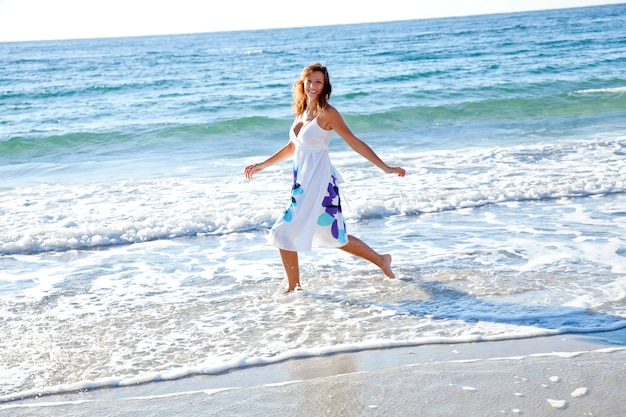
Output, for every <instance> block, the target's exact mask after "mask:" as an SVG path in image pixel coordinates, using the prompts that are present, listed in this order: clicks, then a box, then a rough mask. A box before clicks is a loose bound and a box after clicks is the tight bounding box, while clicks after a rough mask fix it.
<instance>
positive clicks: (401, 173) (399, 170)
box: [386, 167, 406, 177]
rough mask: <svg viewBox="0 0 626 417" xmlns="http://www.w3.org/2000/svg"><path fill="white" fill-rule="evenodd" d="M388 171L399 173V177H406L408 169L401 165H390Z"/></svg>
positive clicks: (389, 172) (388, 172)
mask: <svg viewBox="0 0 626 417" xmlns="http://www.w3.org/2000/svg"><path fill="white" fill-rule="evenodd" d="M386 172H387V174H397V175H398V177H404V176H405V175H406V170H405V169H404V168H400V167H389V169H388V170H386Z"/></svg>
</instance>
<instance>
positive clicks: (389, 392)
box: [0, 329, 626, 417]
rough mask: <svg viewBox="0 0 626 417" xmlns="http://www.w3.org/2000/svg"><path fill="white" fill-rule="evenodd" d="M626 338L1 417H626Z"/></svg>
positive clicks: (84, 400) (47, 400) (304, 371)
mask: <svg viewBox="0 0 626 417" xmlns="http://www.w3.org/2000/svg"><path fill="white" fill-rule="evenodd" d="M625 391H626V329H621V330H617V331H613V332H603V333H589V334H582V335H581V334H578V335H570V334H567V335H558V336H551V337H538V338H534V339H523V340H507V341H490V342H480V343H468V344H457V345H426V346H413V347H404V348H395V349H386V350H371V351H363V352H354V353H344V354H337V355H332V356H322V357H315V358H308V359H299V360H290V361H285V362H282V363H279V364H274V365H268V366H261V367H254V368H247V369H240V370H235V371H231V372H229V373H226V374H222V375H199V376H194V377H190V378H183V379H180V380H177V381H164V382H158V383H151V384H146V385H137V386H130V387H123V388H113V389H102V390H96V391H91V392H82V393H74V394H63V395H57V396H49V397H42V398H34V399H27V400H22V401H14V402H10V403H4V404H0V416H12V417H19V416H47V417H49V416H64V417H67V416H90V417H99V416H139V415H141V416H241V417H247V416H299V417H304V416H464V417H471V416H481V417H484V416H503V415H504V416H506V415H526V416H551V415H558V416H604V417H607V416H608V417H612V416H615V417H622V416H624V415H626V402H625V401H624V398H626V393H625Z"/></svg>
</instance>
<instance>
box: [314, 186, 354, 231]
mask: <svg viewBox="0 0 626 417" xmlns="http://www.w3.org/2000/svg"><path fill="white" fill-rule="evenodd" d="M332 179H333V182H332V183H329V184H328V188H327V191H328V193H327V195H326V197H324V199H323V200H322V206H323V207H325V210H324V213H322V214H321V215H320V216H319V218H318V219H317V224H318V225H320V226H330V231H331V233H332V235H333V237H334V238H335V239H337V240H339V242H341V243H347V239H346V236H345V225H343V224H342V225H341V226H343V227H342V228H341V229H340V228H339V226H340V225H339V220H341V221H342V223H343V217H342V216H338V215H340V214H341V197H340V196H339V188H338V187H337V185H336V184H337V179H336V178H335V176H334V175H333V176H332Z"/></svg>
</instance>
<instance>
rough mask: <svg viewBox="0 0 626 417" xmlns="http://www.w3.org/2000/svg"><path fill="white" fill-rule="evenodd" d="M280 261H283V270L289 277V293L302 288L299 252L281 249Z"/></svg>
mask: <svg viewBox="0 0 626 417" xmlns="http://www.w3.org/2000/svg"><path fill="white" fill-rule="evenodd" d="M279 252H280V259H281V260H282V261H283V268H285V274H286V275H287V282H288V283H289V286H288V287H287V292H290V291H293V290H295V289H299V288H300V267H299V265H298V252H293V251H290V250H284V249H279Z"/></svg>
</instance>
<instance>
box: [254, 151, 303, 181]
mask: <svg viewBox="0 0 626 417" xmlns="http://www.w3.org/2000/svg"><path fill="white" fill-rule="evenodd" d="M294 149H295V145H294V143H293V142H291V141H289V143H287V144H286V145H285V146H283V147H282V148H280V149H279V150H278V151H277V152H276V153H275V154H274V155H272V156H270V157H269V158H267V159H266V160H265V161H263V162H261V163H260V164H252V165H249V166H247V167H246V169H244V171H243V172H244V174H245V175H246V178H247V179H249V180H251V179H252V176H253V175H254V174H256V173H257V172H259V171H262V170H264V169H265V168H267V167H270V166H272V165H274V164H277V163H279V162H282V161H284V160H285V159H287V158H289V157H291V156H293V152H294Z"/></svg>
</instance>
